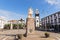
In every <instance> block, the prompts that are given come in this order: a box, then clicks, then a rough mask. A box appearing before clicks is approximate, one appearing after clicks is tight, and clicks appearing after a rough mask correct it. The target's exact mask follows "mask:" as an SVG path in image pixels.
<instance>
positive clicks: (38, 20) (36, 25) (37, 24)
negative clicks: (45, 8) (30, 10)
mask: <svg viewBox="0 0 60 40" xmlns="http://www.w3.org/2000/svg"><path fill="white" fill-rule="evenodd" d="M39 25H40V17H39V10H38V9H36V11H35V28H39Z"/></svg>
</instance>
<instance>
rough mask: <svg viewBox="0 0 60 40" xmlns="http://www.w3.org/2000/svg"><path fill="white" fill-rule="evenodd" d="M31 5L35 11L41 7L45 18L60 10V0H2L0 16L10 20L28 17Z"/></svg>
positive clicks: (40, 9)
mask: <svg viewBox="0 0 60 40" xmlns="http://www.w3.org/2000/svg"><path fill="white" fill-rule="evenodd" d="M30 7H31V8H32V9H33V11H34V12H35V10H36V9H39V11H40V17H41V18H43V17H46V16H48V15H50V14H52V13H55V12H58V11H60V0H0V16H4V17H5V18H6V19H8V20H11V19H20V18H23V19H26V18H27V15H28V9H29V8H30ZM34 14H35V13H34Z"/></svg>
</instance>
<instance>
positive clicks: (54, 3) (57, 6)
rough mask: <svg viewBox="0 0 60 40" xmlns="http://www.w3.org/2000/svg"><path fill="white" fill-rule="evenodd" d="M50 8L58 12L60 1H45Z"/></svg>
mask: <svg viewBox="0 0 60 40" xmlns="http://www.w3.org/2000/svg"><path fill="white" fill-rule="evenodd" d="M45 1H46V2H47V3H48V4H50V5H51V6H54V8H55V9H58V10H60V0H45Z"/></svg>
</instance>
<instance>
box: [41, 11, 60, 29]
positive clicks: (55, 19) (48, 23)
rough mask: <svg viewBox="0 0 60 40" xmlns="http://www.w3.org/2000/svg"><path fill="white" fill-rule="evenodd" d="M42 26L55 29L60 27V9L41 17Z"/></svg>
mask: <svg viewBox="0 0 60 40" xmlns="http://www.w3.org/2000/svg"><path fill="white" fill-rule="evenodd" d="M41 22H42V27H43V28H44V29H50V28H54V29H55V30H59V29H60V11H59V12H56V13H54V14H51V15H49V16H47V17H44V18H42V19H41Z"/></svg>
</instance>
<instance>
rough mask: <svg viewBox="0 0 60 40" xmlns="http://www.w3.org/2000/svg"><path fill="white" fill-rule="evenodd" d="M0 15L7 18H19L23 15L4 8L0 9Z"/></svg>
mask: <svg viewBox="0 0 60 40" xmlns="http://www.w3.org/2000/svg"><path fill="white" fill-rule="evenodd" d="M0 16H4V17H5V18H6V19H7V20H12V19H20V18H23V17H24V15H23V14H20V13H15V12H11V11H6V10H0Z"/></svg>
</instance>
